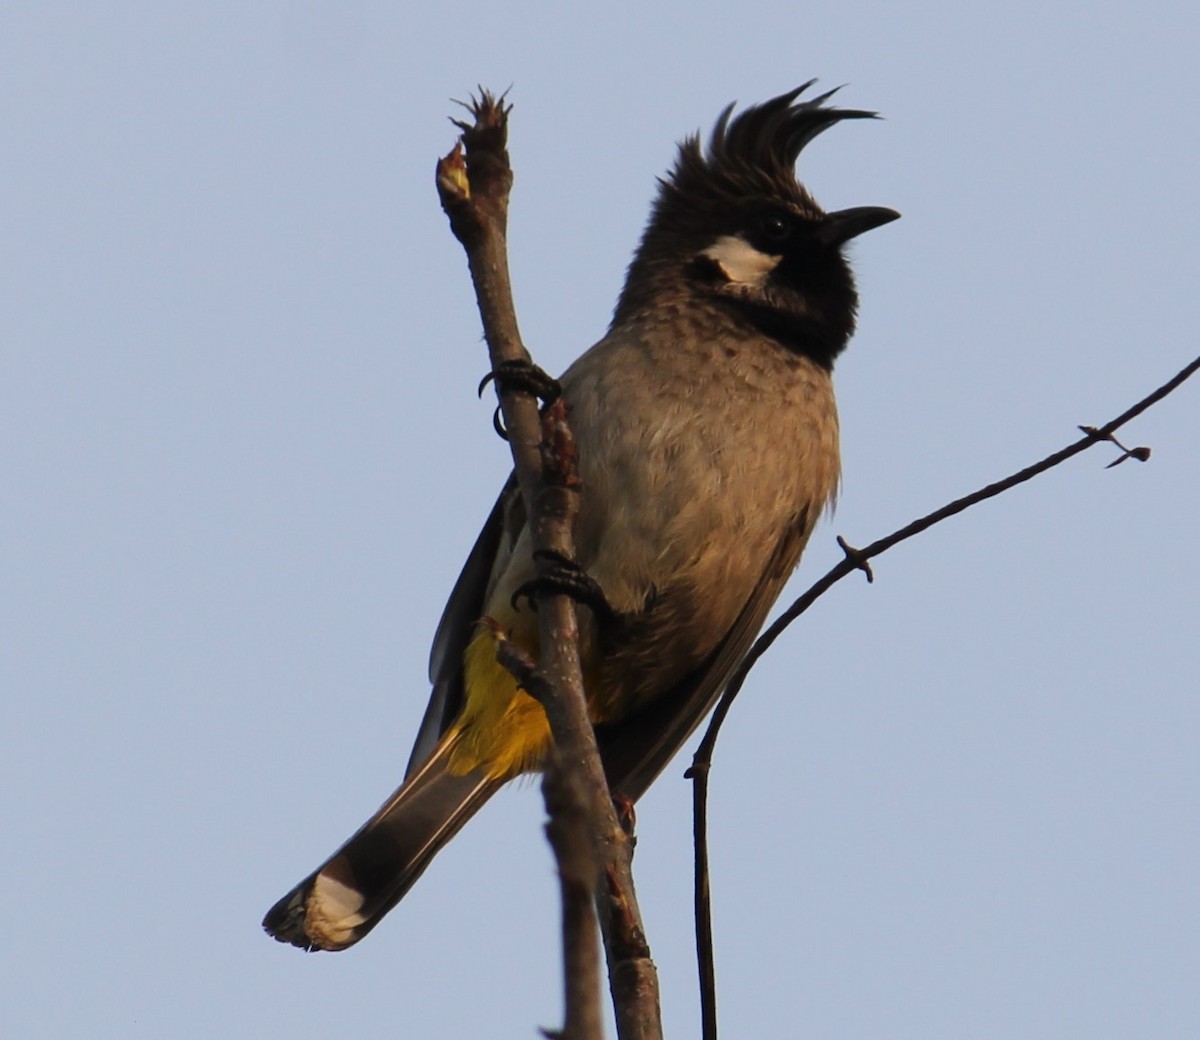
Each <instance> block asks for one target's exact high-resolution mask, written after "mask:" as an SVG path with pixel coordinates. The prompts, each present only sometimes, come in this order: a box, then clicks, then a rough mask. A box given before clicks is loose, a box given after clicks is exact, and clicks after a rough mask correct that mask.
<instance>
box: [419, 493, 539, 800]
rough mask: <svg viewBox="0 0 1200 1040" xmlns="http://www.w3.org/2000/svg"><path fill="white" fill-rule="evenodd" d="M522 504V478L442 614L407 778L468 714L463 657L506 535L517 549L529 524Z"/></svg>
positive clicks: (505, 496) (494, 515) (478, 543)
mask: <svg viewBox="0 0 1200 1040" xmlns="http://www.w3.org/2000/svg"><path fill="white" fill-rule="evenodd" d="M520 501H521V496H520V495H519V494H518V493H517V481H516V477H515V476H510V477H509V478H508V482H507V483H506V484H505V485H504V489H503V490H502V491H501V492H500V497H499V498H498V499H497V500H496V504H495V506H493V507H492V512H491V515H489V516H488V518H487V522H486V523H485V524H484V525H483V530H482V531H480V532H479V537H478V538H477V539H475V546H474V548H472V549H471V553H470V555H469V556H468V557H467V562H466V563H465V564H463V569H462V573H460V574H459V576H458V581H456V582H455V583H454V589H453V591H452V592H451V593H450V599H449V600H448V601H447V602H446V608H445V610H443V611H442V619H441V621H439V622H438V627H437V633H436V634H435V635H434V637H433V649H432V650H431V651H430V654H429V681H430V682H431V683H433V693H432V694H431V695H430V698H429V705H428V707H426V709H425V715H424V717H423V718H422V719H421V728H420V729H419V730H418V731H417V739H416V743H415V744H414V745H413V750H412V755H411V756H410V757H409V760H408V769H407V770H406V772H405V776H406V777H407V776H410V775H411V774H412V773H413V772H414V770H415V769H416V768H417V767H418V766H420V765H421V763H422V762H424V761H425V759H426V758H427V757H428V756H429V754H430V753H431V752H432V751H433V749H434V747H435V746H436V745H437V742H438V741H439V740H440V739H441V737H442V734H443V733H445V732H446V728H447V727H448V726H449V725H450V723H451V722H453V721H454V719H455V718H456V717H457V715H458V713H459V711H461V710H462V706H463V673H462V658H463V652H464V651H465V650H466V648H467V644H468V643H469V642H470V641H471V637H472V636H473V635H474V634H475V622H476V621H478V620H479V619H480V618H481V617H482V616H483V604H484V602H485V600H486V598H487V591H488V586H489V585H490V584H491V581H492V572H493V570H494V568H495V564H496V558H497V556H498V555H499V554H500V552H501V551H502V546H503V544H504V542H505V541H506V534H507V535H508V539H507V540H508V541H509V543H510V545H511V539H512V535H513V531H512V529H513V527H514V525H515V526H516V528H517V529H518V530H519V529H520V526H522V525H523V524H524V516H523V511H522V510H521V507H520ZM517 514H521V515H519V516H518V515H517Z"/></svg>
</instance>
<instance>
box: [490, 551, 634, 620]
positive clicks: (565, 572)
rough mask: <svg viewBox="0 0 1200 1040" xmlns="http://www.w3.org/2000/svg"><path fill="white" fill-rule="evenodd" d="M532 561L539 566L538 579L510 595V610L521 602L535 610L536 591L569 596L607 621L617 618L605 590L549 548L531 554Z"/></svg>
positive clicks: (519, 605) (582, 570) (518, 606)
mask: <svg viewBox="0 0 1200 1040" xmlns="http://www.w3.org/2000/svg"><path fill="white" fill-rule="evenodd" d="M533 558H534V559H535V560H537V561H538V563H539V565H540V566H539V567H538V576H537V577H536V578H534V579H533V580H532V581H527V582H525V583H524V584H523V585H522V586H521V587H520V588H518V589H517V591H516V592H514V593H513V594H512V600H511V602H512V605H513V609H515V610H520V609H521V600H527V601H528V602H529V604H530V605H531V606H532V607H533V608H534V609H535V610H536V609H537V599H536V597H537V594H538V593H539V592H557V593H560V594H562V595H564V596H570V597H571V599H573V600H575V602H576V603H582V604H583V605H584V606H585V607H590V608H591V610H592V613H593V614H595V615H596V616H597V617H602V618H610V617H614V616H615V615H616V611H614V610H613V608H612V607H611V606H610V605H609V602H608V600H607V598H605V595H604V590H603V589H601V588H600V586H599V584H598V583H597V582H596V580H595V579H594V578H592V577H591V576H590V575H589V574H588V573H587V571H585V570H584V569H583V568H582V567H580V566H579V564H577V563H576V562H575V561H574V560H572V559H569V558H568V557H566V556H563V555H562V553H557V552H554V551H553V550H552V549H539V550H537V551H536V552H535V553H534V554H533Z"/></svg>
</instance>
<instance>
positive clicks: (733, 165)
mask: <svg viewBox="0 0 1200 1040" xmlns="http://www.w3.org/2000/svg"><path fill="white" fill-rule="evenodd" d="M815 82H816V80H809V81H808V82H807V83H805V84H803V85H801V86H799V87H796V89H795V90H789V91H788V92H787V93H786V94H780V95H779V97H776V98H772V99H771V100H770V101H765V102H763V103H762V104H761V105H752V106H751V107H749V108H747V109H746V110H745V111H744V112H741V113H740V114H738V115H737V116H736V117H735V116H734V115H733V110H734V105H729V107H728V108H726V109H725V111H724V112H722V113H721V116H720V118H719V119H718V120H717V123H716V126H715V127H713V131H712V135H711V137H710V138H709V141H708V149H707V151H705V150H702V148H701V145H700V137H699V135H698V134H694V135H692V136H691V137H689V138H687V139H686V140H684V141H683V142H682V143H681V144H680V146H679V156H678V158H677V159H676V161H675V167H674V169H673V170H672V171H671V173H670V176H669V177H667V178H666V179H665V180H663V181H662V182H661V184H662V192H661V194H660V196H659V200H658V208H659V210H660V213H661V211H662V210H663V209H669V208H670V206H671V203H672V202H673V201H678V200H681V199H687V200H688V201H689V202H690V203H692V204H696V203H704V202H706V201H707V202H709V203H719V202H722V201H730V200H734V199H744V198H746V197H747V196H751V197H752V196H756V195H757V196H761V195H772V196H775V197H779V196H782V197H783V198H784V199H786V200H787V201H790V202H792V203H794V204H795V205H797V206H799V207H801V208H808V207H811V206H813V205H814V203H813V201H812V198H811V196H809V194H808V193H807V192H806V191H805V190H804V188H803V187H802V186H801V185H800V184H799V182H798V181H797V180H796V175H795V165H796V159H797V158H798V157H799V155H800V152H801V151H802V150H803V149H804V147H805V145H807V144H808V143H809V142H810V141H811V140H812V139H813V138H814V137H816V136H817V135H818V134H820V133H822V132H824V131H825V130H828V129H829V127H831V126H833V124H834V123H838V122H840V121H841V120H843V119H873V118H875V115H876V113H874V112H863V111H860V110H858V109H852V108H832V107H829V106H827V105H826V104H825V102H826V101H828V100H829V98H830V97H832V96H833V94H834V93H836V91H837V88H835V89H834V90H830V91H827V92H826V93H824V94H821V95H819V96H818V97H815V98H812V99H811V100H809V101H800V102H797V101H796V98H798V97H799V96H800V95H801V94H802V93H803V92H804V91H806V90H807V89H808V88H809V87H811V86H812V85H813V84H814V83H815ZM661 215H664V216H665V215H666V214H661Z"/></svg>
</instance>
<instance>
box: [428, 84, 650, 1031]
mask: <svg viewBox="0 0 1200 1040" xmlns="http://www.w3.org/2000/svg"><path fill="white" fill-rule="evenodd" d="M465 107H467V108H468V110H469V112H470V113H471V116H472V119H471V121H469V122H468V121H455V125H456V126H458V127H459V129H460V130H461V131H462V139H461V143H460V144H456V145H455V147H454V149H453V150H452V151H451V152H450V154H449V155H447V156H446V157H445V158H443V159H441V160H440V161H439V162H438V166H437V187H438V194H439V197H440V198H441V201H442V207H443V209H445V211H446V214H447V216H448V217H449V218H450V227H451V230H452V231H453V232H454V234H455V236H456V237H457V238H458V240H459V241H460V242H461V243H462V245H463V248H464V249H465V250H466V253H467V262H468V265H469V267H470V270H471V281H472V283H473V284H474V287H475V295H476V298H477V300H478V303H479V313H480V317H481V318H482V320H483V329H484V337H485V339H486V340H487V344H488V351H489V355H490V357H491V364H492V370H493V371H499V370H500V369H501V367H502V366H503V365H504V364H505V363H511V362H514V361H517V362H528V361H529V354H528V352H527V351H526V350H525V347H524V346H523V344H522V343H521V338H520V333H519V331H518V328H517V318H516V311H515V308H514V306H513V301H512V287H511V283H510V280H509V274H508V256H507V247H506V227H507V215H508V197H509V191H510V189H511V187H512V168H511V166H510V164H509V158H508V151H507V146H506V141H507V128H508V113H509V111H510V106H509V105H507V104H506V102H505V100H504V98H503V97H502V96H501V97H499V98H497V97H496V96H494V95H493V94H490V93H489V92H487V91H484V90H481V91H480V96H479V98H478V99H475V100H472V102H471V104H470V105H468V106H465ZM497 384H498V385H497V392H498V394H499V397H500V409H501V412H502V415H503V419H504V430H505V433H506V436H507V438H508V441H509V444H510V447H511V448H512V453H513V463H514V467H515V470H516V474H517V482H518V485H519V487H520V491H521V497H522V499H523V501H524V504H525V508H526V514H527V516H528V524H529V528H530V531H531V533H532V535H533V539H532V540H533V545H534V549H535V550H536V552H535V559H536V560H537V565H538V568H539V573H540V574H542V575H543V576H545V574H546V573H547V570H546V568H547V567H548V564H547V563H546V561H548V560H551V559H554V558H557V559H560V560H561V559H567V560H570V559H574V555H575V553H574V537H573V533H572V531H573V527H574V520H575V514H576V512H577V510H578V499H579V496H578V493H577V492H578V480H577V479H573V477H572V474H573V465H574V459H573V454H572V453H573V443H572V441H571V438H570V431H569V428H568V426H567V416H566V412H565V409H562V408H558V409H551V410H549V411H548V413H547V416H546V420H547V424H546V426H543V423H542V418H541V416H539V413H538V404H537V400H536V399H535V398H534V396H533V395H532V394H531V393H530V392H529V391H528V390H527V389H523V388H520V387H517V386H516V385H514V384H513V383H511V382H509V381H508V380H497ZM537 603H538V618H539V652H538V662H537V669H536V673H537V676H538V677H539V678H540V680H541V681H540V682H538V683H534V684H531V685H533V686H535V687H536V688H537V689H538V691H539V693H540V694H541V696H540V697H539V700H540V702H541V704H542V706H543V708H544V709H545V711H546V717H547V719H548V720H549V723H550V729H551V732H552V734H553V736H554V742H555V745H556V746H557V749H558V754H559V756H560V760H561V762H562V763H564V765H563V769H564V770H565V771H566V772H567V773H569V777H570V782H571V783H573V784H576V785H577V787H578V790H579V792H580V793H581V795H582V797H583V798H584V800H585V803H586V805H587V813H588V817H589V820H590V825H589V833H590V839H591V841H592V843H593V844H592V848H593V856H594V857H595V860H594V865H595V867H596V869H595V870H594V872H593V878H594V881H593V887H592V891H593V892H594V893H595V906H596V909H597V912H598V915H599V920H600V928H601V932H602V934H603V936H604V948H605V953H606V955H607V957H608V966H609V985H610V989H611V991H612V998H613V1004H614V1009H615V1012H616V1021H617V1031H618V1035H619V1036H620V1038H621V1040H661V1037H662V1025H661V1015H660V1011H659V1000H658V975H657V971H656V969H655V968H654V963H653V961H652V960H651V959H650V956H649V949H648V947H647V946H646V944H645V940H644V936H643V933H642V927H641V915H640V912H639V911H638V907H637V898H636V895H635V893H634V887H633V873H632V869H631V863H630V860H631V851H630V847H629V845H630V843H629V840H628V837H627V835H626V833H625V831H624V830H623V829H622V827H621V826H620V823H619V822H618V820H617V817H616V814H615V812H614V809H613V803H612V798H611V797H610V795H609V792H608V784H607V781H606V779H605V776H604V768H603V766H602V764H601V761H600V754H599V751H598V749H597V747H596V739H595V733H594V732H593V730H592V725H591V721H590V719H589V717H588V712H587V702H586V699H585V694H584V689H583V679H582V673H581V669H580V661H579V647H578V641H579V640H578V621H577V618H576V614H575V604H574V603H573V601H572V600H571V599H570V598H568V597H567V596H565V595H562V594H561V593H556V592H551V591H546V590H545V587H543V589H542V590H541V591H539V592H538V593H537ZM527 688H528V687H527ZM547 810H548V811H551V812H552V811H553V809H552V807H551V806H550V805H549V804H548V805H547ZM562 869H563V867H562V864H561V863H560V870H562ZM571 912H572V911H571V909H570V908H569V907H564V915H569V914H570V913H571ZM630 921H632V922H633V925H634V927H632V928H631V927H630ZM564 934H569V935H570V936H571V937H572V939H573V941H576V943H577V944H576V945H575V946H574V947H573V948H572V949H570V950H564V964H565V966H566V970H567V971H568V972H572V971H581V970H585V969H582V968H580V967H579V966H580V965H581V964H584V963H586V962H587V959H588V958H589V957H591V958H593V959H594V958H595V957H596V956H597V953H596V950H595V944H594V943H588V942H586V940H580V939H578V937H579V936H580V935H582V934H584V933H583V931H582V930H580V929H573V930H570V932H569V933H568V932H566V931H565V932H564ZM631 934H632V935H634V936H636V937H637V939H638V940H640V941H631V939H630V936H631ZM585 971H586V973H587V974H589V975H591V974H594V975H595V977H597V978H598V976H599V970H598V966H597V968H596V970H595V972H594V973H592V972H591V969H586V970H585ZM567 994H568V999H569V1000H570V1001H578V1000H583V999H585V998H584V994H583V990H582V988H581V987H576V986H574V985H573V984H571V983H570V982H568V988H567ZM589 999H594V1000H598V994H597V995H594V996H593V997H592V998H589ZM566 1019H567V1021H568V1022H570V1023H591V1022H598V1021H599V1018H598V1013H596V1014H593V1012H592V1009H590V1008H581V1007H577V1006H572V1007H569V1008H568V1009H567V1014H566ZM592 1035H595V1036H596V1037H597V1038H598V1037H599V1035H600V1034H599V1033H598V1032H597V1033H595V1034H580V1036H578V1037H572V1040H585V1037H586V1038H587V1040H590V1037H591V1036H592Z"/></svg>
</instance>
